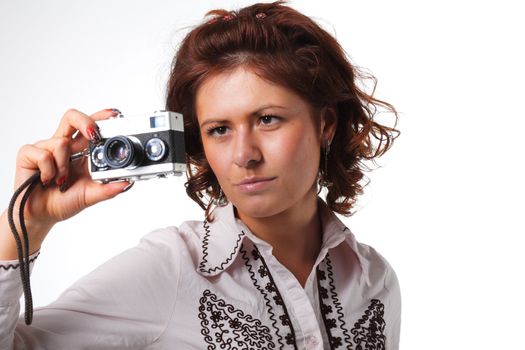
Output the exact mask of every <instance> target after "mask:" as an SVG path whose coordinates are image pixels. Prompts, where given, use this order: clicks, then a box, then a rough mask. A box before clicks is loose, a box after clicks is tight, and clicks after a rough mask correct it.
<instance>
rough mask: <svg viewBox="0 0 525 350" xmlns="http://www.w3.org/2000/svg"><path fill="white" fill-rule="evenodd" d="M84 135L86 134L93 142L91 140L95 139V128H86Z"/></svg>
mask: <svg viewBox="0 0 525 350" xmlns="http://www.w3.org/2000/svg"><path fill="white" fill-rule="evenodd" d="M86 133H87V134H88V137H89V139H90V140H93V138H94V137H95V128H94V127H92V126H90V127H89V128H87V130H86Z"/></svg>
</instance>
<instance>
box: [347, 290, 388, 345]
mask: <svg viewBox="0 0 525 350" xmlns="http://www.w3.org/2000/svg"><path fill="white" fill-rule="evenodd" d="M384 315H385V306H384V305H383V303H382V302H381V301H379V300H377V299H372V301H371V303H370V306H369V307H368V309H367V310H366V311H365V314H364V315H363V316H361V318H360V319H359V320H358V321H357V322H356V323H355V325H354V328H352V334H353V335H354V342H355V344H356V349H357V350H360V349H367V350H368V349H370V350H384V349H385V342H386V337H385V334H384V333H385V325H386V323H385V319H384Z"/></svg>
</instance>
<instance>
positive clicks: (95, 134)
mask: <svg viewBox="0 0 525 350" xmlns="http://www.w3.org/2000/svg"><path fill="white" fill-rule="evenodd" d="M86 133H87V134H88V137H89V140H90V141H91V142H93V143H94V144H95V145H98V144H99V143H100V141H101V140H102V136H100V131H99V129H98V126H90V127H89V128H87V130H86Z"/></svg>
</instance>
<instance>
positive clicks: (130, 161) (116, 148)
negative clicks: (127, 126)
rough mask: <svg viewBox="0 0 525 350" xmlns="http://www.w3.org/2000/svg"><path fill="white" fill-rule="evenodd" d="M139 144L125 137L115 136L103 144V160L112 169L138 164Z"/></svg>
mask: <svg viewBox="0 0 525 350" xmlns="http://www.w3.org/2000/svg"><path fill="white" fill-rule="evenodd" d="M141 150H142V147H141V145H140V142H138V141H132V140H131V139H129V138H127V137H125V136H115V137H112V138H110V139H108V140H107V141H106V143H105V144H104V159H105V161H106V162H107V163H108V164H109V165H110V166H111V167H113V168H125V167H129V166H133V165H137V164H138V163H139V162H140V160H141V159H140V158H141V155H142V154H141Z"/></svg>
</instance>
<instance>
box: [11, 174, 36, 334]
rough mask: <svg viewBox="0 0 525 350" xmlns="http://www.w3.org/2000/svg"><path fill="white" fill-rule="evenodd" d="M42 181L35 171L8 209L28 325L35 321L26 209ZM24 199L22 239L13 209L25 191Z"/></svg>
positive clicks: (21, 217)
mask: <svg viewBox="0 0 525 350" xmlns="http://www.w3.org/2000/svg"><path fill="white" fill-rule="evenodd" d="M39 182H40V171H37V172H36V173H34V174H33V175H32V176H31V177H30V178H29V179H27V180H26V181H25V182H24V183H23V184H22V185H21V186H20V187H19V188H18V189H17V190H16V191H15V193H14V194H13V197H11V201H10V202H9V209H8V220H9V226H10V227H11V232H12V233H13V236H14V237H15V241H16V249H17V253H18V263H19V268H20V278H21V280H22V288H23V291H24V300H25V321H26V324H27V325H30V324H31V322H32V321H33V297H32V295H31V284H30V281H29V276H30V273H29V264H30V261H29V238H28V236H27V228H26V225H25V219H24V211H25V205H26V202H27V200H28V198H29V196H30V195H31V192H33V190H34V189H35V187H36V185H37V184H38V183H39ZM24 190H26V191H25V193H24V195H23V196H22V199H21V201H20V208H19V212H18V217H19V222H20V229H21V230H22V239H23V245H22V241H21V240H20V236H19V234H18V231H17V229H16V226H15V222H14V215H13V210H14V207H15V203H16V200H17V199H18V197H19V196H20V194H22V192H24Z"/></svg>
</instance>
